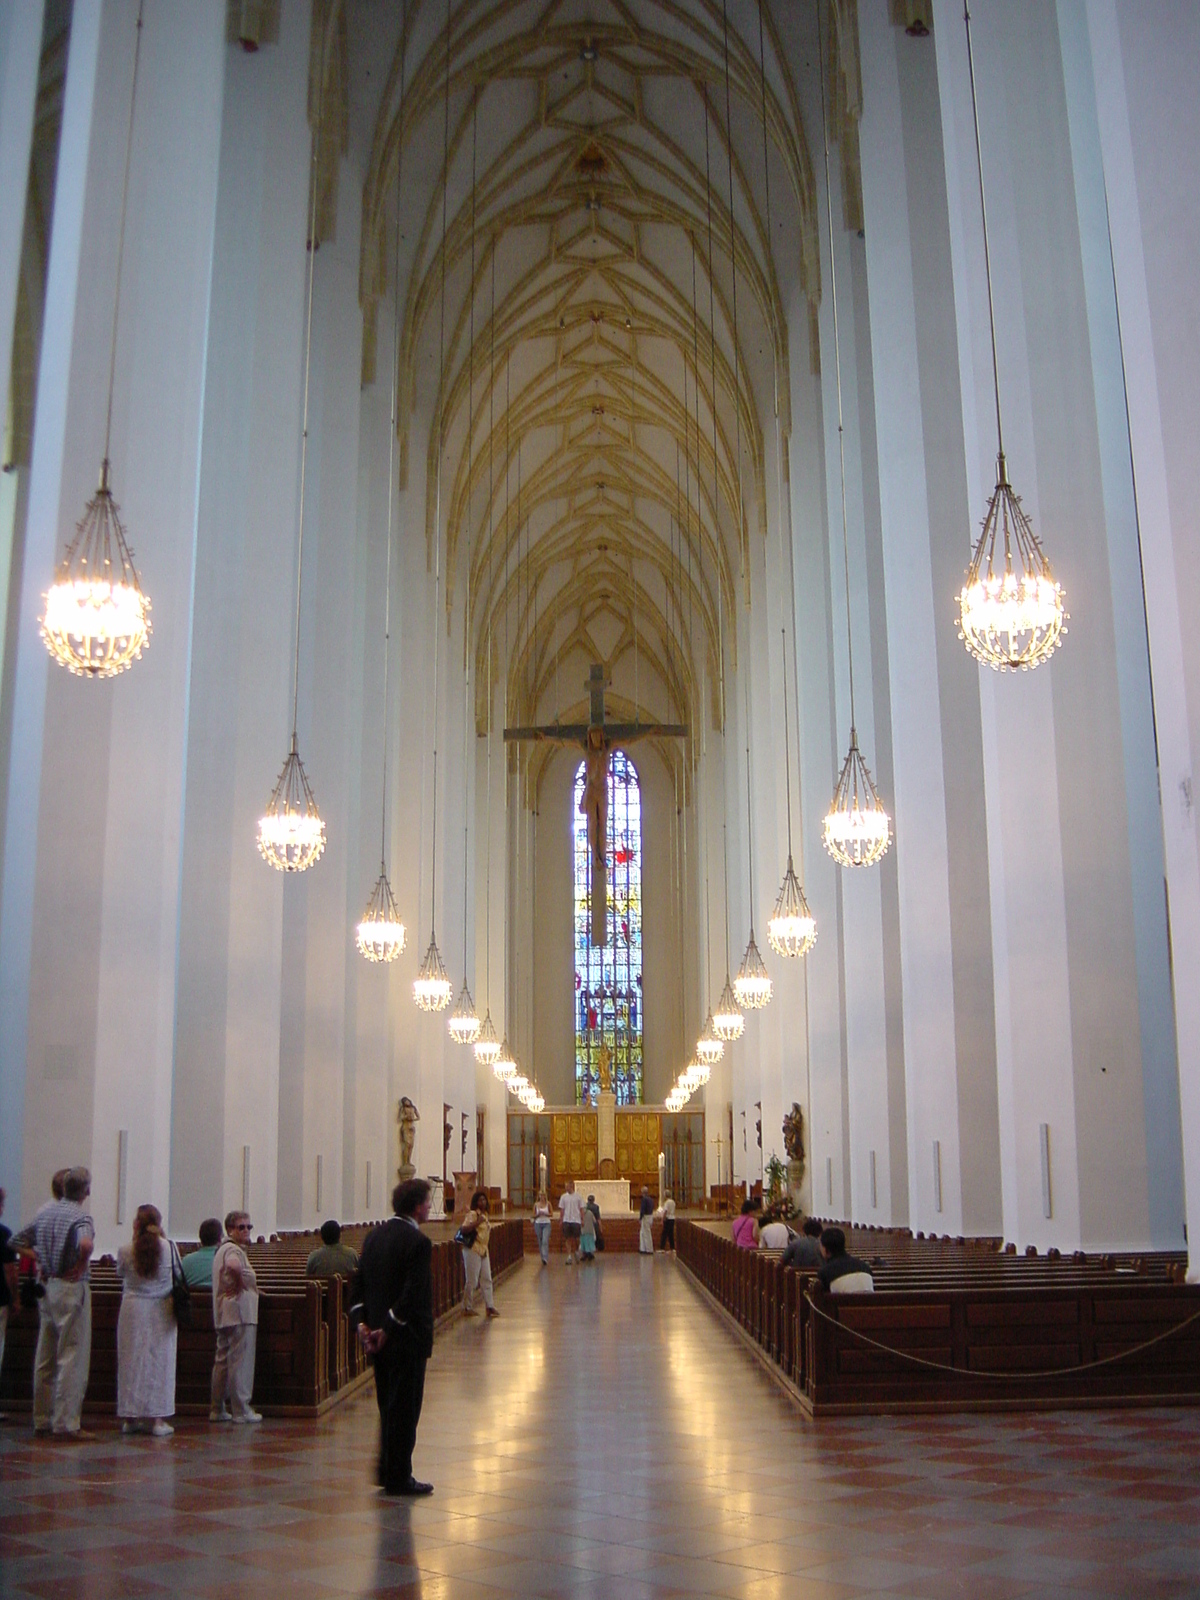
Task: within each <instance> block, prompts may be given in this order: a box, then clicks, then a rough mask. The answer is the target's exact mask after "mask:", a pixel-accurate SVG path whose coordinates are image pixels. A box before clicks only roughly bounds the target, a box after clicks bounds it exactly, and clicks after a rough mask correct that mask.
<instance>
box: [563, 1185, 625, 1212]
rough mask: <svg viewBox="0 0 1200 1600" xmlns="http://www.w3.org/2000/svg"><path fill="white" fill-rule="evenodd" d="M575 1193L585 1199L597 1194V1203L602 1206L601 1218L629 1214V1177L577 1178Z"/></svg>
mask: <svg viewBox="0 0 1200 1600" xmlns="http://www.w3.org/2000/svg"><path fill="white" fill-rule="evenodd" d="M575 1193H576V1194H577V1195H579V1197H580V1198H581V1199H583V1200H586V1199H587V1198H588V1196H589V1195H595V1197H596V1204H597V1205H598V1206H599V1207H600V1220H601V1222H603V1221H604V1219H605V1217H625V1216H628V1215H629V1179H628V1178H584V1179H576V1182H575Z"/></svg>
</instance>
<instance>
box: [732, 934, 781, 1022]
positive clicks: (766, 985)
mask: <svg viewBox="0 0 1200 1600" xmlns="http://www.w3.org/2000/svg"><path fill="white" fill-rule="evenodd" d="M733 988H734V993H735V994H736V995H737V997H738V1004H739V1005H743V1006H745V1007H746V1009H747V1010H748V1011H761V1010H762V1008H763V1007H764V1006H765V1005H769V1004H770V1001H771V993H772V985H771V977H770V974H769V973H768V971H767V968H766V964H765V963H764V961H763V958H762V957H761V956H760V955H759V953H758V946H757V945H756V944H755V942H754V925H753V923H752V924H751V926H750V943H749V944H748V945H747V946H746V954H745V955H744V956H743V957H742V964H741V966H740V967H739V968H738V975H737V977H736V978H735V979H734V980H733Z"/></svg>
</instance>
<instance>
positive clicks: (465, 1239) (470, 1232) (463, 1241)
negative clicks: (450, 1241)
mask: <svg viewBox="0 0 1200 1600" xmlns="http://www.w3.org/2000/svg"><path fill="white" fill-rule="evenodd" d="M454 1242H455V1244H460V1245H462V1247H463V1249H464V1250H469V1249H470V1248H471V1246H472V1245H473V1244H474V1243H475V1229H474V1228H460V1229H459V1230H458V1232H457V1233H456V1234H455V1235H454Z"/></svg>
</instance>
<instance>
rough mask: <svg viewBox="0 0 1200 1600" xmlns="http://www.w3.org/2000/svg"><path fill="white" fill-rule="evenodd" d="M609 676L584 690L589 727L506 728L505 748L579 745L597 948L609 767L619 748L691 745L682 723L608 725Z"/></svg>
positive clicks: (603, 902)
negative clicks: (674, 742) (644, 743)
mask: <svg viewBox="0 0 1200 1600" xmlns="http://www.w3.org/2000/svg"><path fill="white" fill-rule="evenodd" d="M605 677H606V674H605V670H604V668H603V667H602V666H600V665H594V666H593V667H592V669H591V671H590V673H589V674H588V678H587V683H586V684H585V686H584V687H585V688H586V689H587V690H588V691H589V694H590V696H591V720H590V721H588V722H551V723H548V724H546V726H544V727H540V728H505V730H504V738H505V742H506V743H507V742H512V743H515V744H521V743H524V742H526V741H540V742H541V743H544V744H545V743H549V744H573V745H578V746H579V747H580V748H581V749H582V750H583V753H584V759H585V760H586V762H587V774H586V777H585V780H584V785H583V798H582V799H581V800H580V802H579V810H580V812H581V813H582V814H583V815H584V816H586V817H587V822H588V846H589V848H590V850H591V855H592V905H591V912H592V943H593V944H594V945H603V944H605V943H606V942H607V937H608V877H607V868H606V863H605V855H604V841H605V837H606V835H607V832H608V762H609V756H610V755H611V753H612V750H613V748H614V746H616V745H619V744H620V745H626V744H634V743H635V742H636V741H637V740H638V739H650V738H654V737H657V738H660V739H686V738H687V731H688V730H687V727H686V725H685V724H684V723H681V722H606V721H605V720H604V683H605Z"/></svg>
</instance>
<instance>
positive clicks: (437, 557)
mask: <svg viewBox="0 0 1200 1600" xmlns="http://www.w3.org/2000/svg"><path fill="white" fill-rule="evenodd" d="M450 21H451V19H450V0H446V75H445V84H444V91H443V96H442V247H441V295H440V306H439V314H438V402H437V431H438V436H437V489H436V494H435V497H434V528H433V702H432V705H431V708H430V715H431V717H432V721H433V810H432V816H431V838H432V845H433V851H432V857H431V862H430V876H429V948H428V949H427V950H426V952H425V959H424V960H423V961H422V963H421V968H420V971H419V972H418V973H417V978H416V982H415V983H414V984H413V997H414V999H415V1000H416V1003H417V1005H418V1006H419V1008H420V1009H421V1010H422V1011H444V1010H445V1008H446V1007H447V1006H448V1005H449V1004H450V996H451V994H452V992H453V990H452V986H451V983H450V979H449V978H448V977H447V976H446V968H445V966H444V964H443V962H442V956H441V952H440V951H439V949H438V947H437V780H438V666H439V656H440V646H441V638H440V634H441V628H442V618H441V610H442V458H443V454H444V451H445V444H446V205H447V191H448V190H449V187H450Z"/></svg>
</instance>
